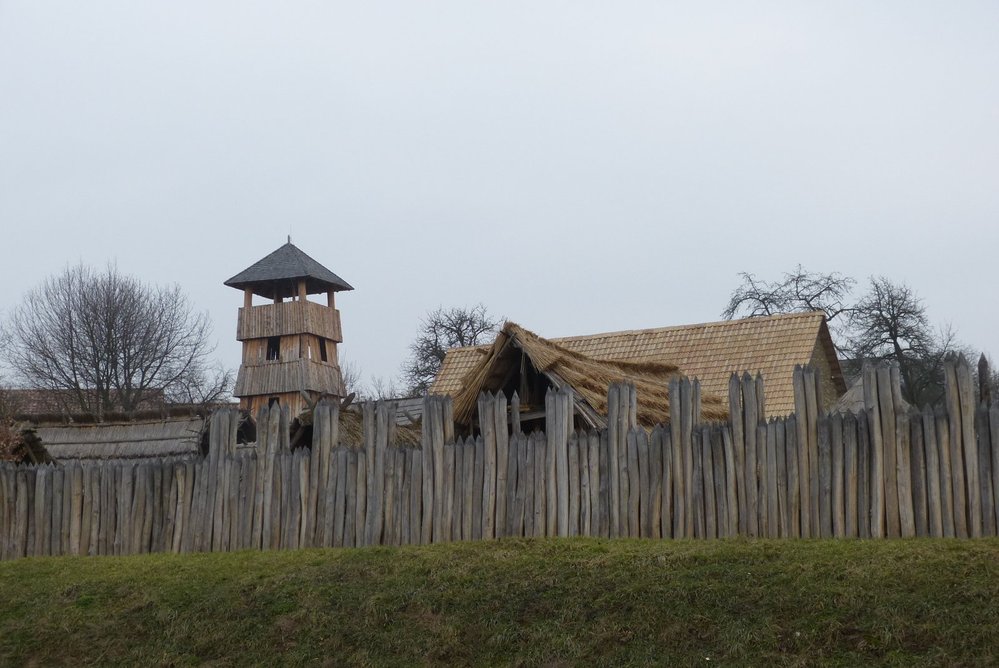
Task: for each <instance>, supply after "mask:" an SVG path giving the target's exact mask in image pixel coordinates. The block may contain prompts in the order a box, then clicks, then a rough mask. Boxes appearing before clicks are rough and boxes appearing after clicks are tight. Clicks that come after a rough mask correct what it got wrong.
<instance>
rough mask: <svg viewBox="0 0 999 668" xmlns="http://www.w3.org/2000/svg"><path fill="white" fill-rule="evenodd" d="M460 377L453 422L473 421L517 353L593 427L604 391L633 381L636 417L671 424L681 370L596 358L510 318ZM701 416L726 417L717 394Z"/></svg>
mask: <svg viewBox="0 0 999 668" xmlns="http://www.w3.org/2000/svg"><path fill="white" fill-rule="evenodd" d="M483 350H484V352H483V353H482V354H478V353H476V354H477V356H478V358H479V359H478V361H477V362H476V364H475V366H474V367H473V368H472V369H471V370H470V371H469V372H468V373H467V374H466V375H465V376H464V379H463V383H462V385H461V387H460V388H459V390H458V391H457V392H456V393H455V394H454V395H453V397H454V414H455V420H456V421H457V422H459V423H462V424H469V423H471V420H472V417H473V416H474V414H475V410H476V404H477V401H478V396H479V394H480V393H481V392H484V391H496V390H498V389H501V384H502V383H503V380H504V379H506V378H507V377H508V376H509V375H510V372H511V371H514V372H515V371H516V368H515V366H516V367H519V365H520V359H521V353H523V355H524V356H526V358H527V359H528V360H530V363H531V365H532V366H533V367H534V368H535V369H536V370H537V371H539V372H541V373H542V374H544V375H545V376H546V377H547V378H548V380H549V381H550V382H551V383H552V384H553V385H554V386H555V387H558V388H571V389H572V390H573V392H574V394H575V396H576V406H577V409H578V410H580V411H581V412H582V413H583V414H584V415H586V416H587V418H588V420H589V421H590V422H593V423H595V424H594V425H593V426H602V424H601V422H602V421H604V420H605V418H606V415H607V389H608V387H609V386H610V385H611V384H613V383H622V382H627V383H632V384H634V385H635V389H636V393H637V396H638V421H639V422H640V423H642V424H644V425H646V426H651V425H654V424H657V423H667V422H669V419H670V417H669V412H670V411H669V383H670V380H672V379H673V378H675V377H677V376H678V375H679V374H680V369H679V367H677V366H676V365H675V364H671V363H669V362H663V361H652V360H648V361H627V360H608V359H602V360H601V359H595V358H593V357H590V356H588V355H584V354H582V353H580V352H576V351H573V350H569V349H568V348H565V347H563V346H561V345H559V344H558V343H555V342H553V341H549V340H548V339H544V338H542V337H540V336H538V335H537V334H535V333H533V332H530V331H528V330H526V329H524V328H523V327H521V326H520V325H517V324H515V323H512V322H508V323H506V324H505V325H504V326H503V329H502V330H501V331H500V333H499V334H498V335H497V336H496V341H495V342H494V343H493V344H492V346H491V347H489V348H484V349H483ZM701 406H702V416H703V417H704V419H708V420H720V419H724V418H725V417H727V415H728V411H727V409H726V408H725V405H724V403H723V402H722V400H721V398H720V397H718V396H715V395H712V394H708V393H704V394H702V397H701Z"/></svg>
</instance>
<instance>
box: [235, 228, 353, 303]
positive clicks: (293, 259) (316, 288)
mask: <svg viewBox="0 0 999 668" xmlns="http://www.w3.org/2000/svg"><path fill="white" fill-rule="evenodd" d="M303 279H304V280H305V287H306V291H307V292H308V293H309V294H316V293H320V292H327V291H329V290H332V291H333V292H340V291H343V290H353V289H354V288H353V287H351V285H350V284H349V283H347V281H345V280H343V279H342V278H340V277H339V276H337V275H336V274H334V273H333V272H332V271H330V270H329V269H327V268H326V267H324V266H323V265H321V264H319V263H318V262H316V261H315V260H313V259H312V258H311V257H309V256H308V255H306V254H305V253H304V252H303V251H302V250H301V249H300V248H298V246H295V245H294V244H293V243H291V240H290V239H289V240H288V243H286V244H285V245H283V246H281V247H280V248H278V249H277V250H276V251H274V252H273V253H271V254H270V255H268V256H267V257H265V258H263V259H261V260H258V261H257V262H255V263H254V264H252V265H250V266H249V267H247V268H246V269H244V270H243V271H241V272H239V273H238V274H236V275H235V276H233V277H232V278H230V279H229V280H228V281H226V282H225V284H226V285H228V286H229V287H231V288H237V289H239V290H242V289H245V288H250V289H251V290H253V293H254V294H257V295H260V296H261V297H265V298H268V299H275V298H277V297H282V298H288V297H292V296H294V295H295V294H297V293H298V282H299V281H301V280H303Z"/></svg>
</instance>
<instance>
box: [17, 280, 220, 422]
mask: <svg viewBox="0 0 999 668" xmlns="http://www.w3.org/2000/svg"><path fill="white" fill-rule="evenodd" d="M6 330H7V331H6V336H7V338H8V339H9V346H8V350H7V358H8V361H9V363H10V366H11V367H12V368H13V369H14V370H15V371H17V372H18V373H19V374H20V375H21V376H22V378H23V380H24V382H25V383H26V384H30V385H33V386H35V387H40V388H45V389H52V390H68V391H69V393H70V394H71V396H72V397H73V403H74V405H75V406H74V407H75V408H78V409H79V410H80V411H83V412H87V413H92V414H94V415H95V416H97V418H98V419H102V418H103V415H104V414H105V413H106V412H108V411H112V410H117V411H122V412H124V413H127V414H132V413H134V412H135V411H136V410H138V409H139V408H140V407H142V406H143V405H144V403H145V402H148V401H150V400H155V399H157V398H159V397H169V396H171V393H175V392H180V393H181V394H183V392H184V387H185V386H186V387H188V388H190V387H193V386H194V385H195V384H197V382H196V381H197V379H198V378H205V377H208V376H206V374H207V373H208V372H207V370H206V368H207V367H206V365H207V363H208V356H209V355H210V354H211V352H212V350H213V348H212V346H211V345H210V341H209V337H210V334H211V322H210V320H209V318H208V315H207V313H196V312H194V310H193V309H192V307H191V305H190V303H189V302H188V300H187V298H186V297H185V296H184V295H183V293H182V292H181V291H180V288H179V287H178V286H172V287H166V288H163V287H155V286H150V285H146V284H144V283H142V282H140V281H139V280H138V279H136V278H133V277H131V276H127V275H124V274H122V273H120V272H119V271H118V269H117V267H115V266H114V265H109V266H108V267H107V268H105V269H104V270H102V271H96V270H94V269H92V268H90V267H87V266H85V265H82V264H81V265H78V266H76V267H70V268H67V269H66V270H65V271H64V272H62V273H61V274H59V275H57V276H52V277H50V278H48V279H46V280H45V281H44V282H43V283H42V284H41V285H40V286H39V287H37V288H35V289H34V290H32V291H31V292H29V293H28V294H27V295H26V296H25V298H24V301H23V302H22V303H21V304H20V305H19V306H18V307H16V308H15V309H14V310H13V312H12V313H11V316H10V320H9V323H8V325H7V327H6ZM220 380H221V379H220ZM209 384H210V383H209Z"/></svg>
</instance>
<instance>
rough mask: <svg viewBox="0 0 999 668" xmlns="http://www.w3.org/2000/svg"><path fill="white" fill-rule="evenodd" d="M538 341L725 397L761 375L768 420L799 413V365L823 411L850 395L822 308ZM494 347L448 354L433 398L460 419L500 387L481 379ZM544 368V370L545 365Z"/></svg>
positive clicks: (567, 352) (492, 381)
mask: <svg viewBox="0 0 999 668" xmlns="http://www.w3.org/2000/svg"><path fill="white" fill-rule="evenodd" d="M525 331H526V330H525ZM532 336H536V335H532ZM521 338H523V337H521ZM538 338H539V339H540V337H538ZM540 340H541V341H543V342H545V343H546V344H552V345H554V346H557V348H558V349H560V350H562V351H564V353H563V354H562V357H563V358H566V357H565V354H572V355H577V356H581V357H582V358H585V359H589V360H593V361H598V362H610V363H617V364H619V365H624V366H625V367H626V366H627V365H628V364H632V365H642V364H667V365H673V366H674V368H676V369H678V370H679V372H680V373H682V374H683V375H685V376H687V377H689V378H697V379H698V380H700V382H701V388H702V390H703V392H704V394H705V396H708V395H714V396H716V397H727V396H728V383H729V378H730V377H731V375H732V374H733V373H743V372H749V373H750V374H753V375H756V374H761V375H762V376H763V379H764V381H765V382H766V388H767V403H766V412H767V415H768V416H769V417H781V416H785V415H787V414H789V413H791V412H792V411H793V410H794V387H793V376H794V367H795V365H799V364H800V365H805V364H809V365H811V366H812V367H813V368H814V369H815V370H816V374H817V375H818V377H819V380H820V387H821V391H822V396H821V397H820V400H821V402H822V406H823V407H824V408H826V409H829V408H831V407H832V406H833V405H834V404H835V403H836V401H837V400H838V399H839V397H840V396H842V394H843V393H844V392H845V391H846V385H845V383H844V380H843V372H842V370H841V369H840V365H839V360H838V358H837V356H836V349H835V347H834V346H833V342H832V338H831V337H830V335H829V328H828V326H827V325H826V322H825V317H824V316H823V314H822V313H821V312H817V311H815V312H810V313H793V314H787V315H776V316H770V317H760V318H746V319H742V320H725V321H721V322H711V323H704V324H697V325H681V326H677V327H658V328H654V329H639V330H630V331H622V332H610V333H606V334H591V335H587V336H569V337H563V338H553V339H540ZM493 348H494V347H493V346H491V345H483V346H472V347H467V348H454V349H452V350H449V351H448V352H447V356H446V357H445V359H444V363H443V365H442V366H441V370H440V372H439V373H438V375H437V378H436V379H435V380H434V383H433V385H431V387H430V393H431V394H448V395H451V396H452V397H455V399H456V414H457V413H458V412H459V411H458V405H457V404H459V403H461V399H460V397H462V396H463V395H465V394H468V393H469V392H471V393H475V392H477V390H478V389H480V386H481V388H482V389H491V390H495V389H498V388H497V387H493V385H495V384H496V383H497V382H498V381H496V380H487V381H486V382H485V384H484V385H483V384H482V381H483V380H484V379H483V378H482V377H480V376H481V374H482V373H484V372H485V364H484V360H488V359H490V358H491V357H493V356H497V357H499V356H498V351H496V350H494V349H493ZM540 364H541V365H542V368H543V367H544V365H545V364H547V362H544V361H542V362H540ZM525 368H526V367H525ZM632 368H639V366H633V367H632ZM606 370H607V368H606V367H605V368H604V369H603V370H601V371H597V370H595V368H594V370H592V371H591V373H600V374H602V375H601V377H600V380H601V382H603V380H605V379H606V378H605V377H604V376H606V373H605V372H606ZM527 373H528V375H529V373H530V371H529V369H528V372H527ZM580 382H581V381H576V384H578V383H580ZM508 390H509V388H508ZM604 391H606V389H604ZM508 393H509V391H508ZM639 394H641V392H639Z"/></svg>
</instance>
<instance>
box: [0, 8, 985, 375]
mask: <svg viewBox="0 0 999 668" xmlns="http://www.w3.org/2000/svg"><path fill="white" fill-rule="evenodd" d="M997 35H999V3H996V2H994V1H991V2H950V3H941V2H932V3H923V2H911V1H909V2H877V3H871V2H835V3H832V2H827V3H821V4H820V3H806V2H787V3H766V2H735V3H705V2H697V3H694V2H688V3H673V2H662V1H657V2H580V1H578V0H576V1H573V2H568V1H565V2H543V1H538V0H534V1H532V2H509V1H507V2H468V1H467V0H466V1H462V2H401V3H380V2H349V3H348V2H343V3H334V2H293V1H287V2H280V3H275V2H247V1H245V0H244V1H240V2H209V1H205V0H199V1H198V2H187V1H172V2H134V1H129V2H124V1H123V2H100V1H96V0H95V1H92V2H46V1H44V0H30V1H28V0H0V225H2V230H3V234H2V236H0V251H2V252H0V285H2V286H3V289H2V291H0V312H2V313H6V312H8V311H9V310H10V308H11V307H12V306H14V305H15V304H17V303H18V302H19V300H20V299H21V297H22V295H23V294H24V292H25V291H27V290H29V289H30V288H31V287H33V286H34V285H36V284H38V283H39V282H40V281H41V280H43V279H44V278H45V277H46V276H48V275H50V274H53V273H56V272H59V271H60V270H62V269H63V268H65V267H66V266H67V264H74V263H77V262H80V261H83V262H86V263H91V264H96V265H102V264H104V263H105V262H107V261H109V260H112V261H116V262H117V263H118V266H119V268H121V269H122V270H124V271H126V272H128V273H132V274H135V275H137V276H139V277H141V278H143V279H145V280H147V281H150V282H155V283H173V282H176V283H179V284H180V285H181V286H182V287H183V289H184V290H185V291H186V292H187V293H188V294H189V295H190V297H191V299H192V301H193V302H194V304H195V305H196V306H197V308H199V309H204V310H207V311H209V312H210V314H211V316H212V318H213V320H214V322H215V335H216V337H217V338H218V349H217V354H218V356H219V358H220V359H221V360H222V361H224V362H225V363H227V364H229V365H231V366H237V365H238V364H239V345H238V343H237V342H236V341H235V317H236V309H237V308H238V307H239V306H240V305H241V304H242V296H241V295H240V293H239V292H237V291H235V290H232V289H231V288H226V287H224V286H223V285H222V282H223V281H225V280H226V279H227V278H229V277H230V276H232V275H234V274H236V273H237V272H239V271H240V270H242V269H244V268H245V267H247V266H249V265H250V264H252V263H253V262H255V261H256V260H258V259H259V258H261V257H263V256H264V255H266V254H267V253H269V252H271V251H272V250H274V249H276V248H277V247H278V246H280V245H281V244H282V243H284V241H285V237H286V236H287V235H288V234H291V235H292V239H293V241H294V242H295V244H296V245H298V246H299V247H300V248H302V249H303V250H304V251H305V252H307V253H308V254H310V255H311V256H312V257H314V258H315V259H316V260H318V261H320V262H321V263H323V264H325V265H326V266H327V267H329V268H330V269H332V270H333V271H334V272H336V273H337V274H339V275H340V276H342V277H343V278H344V279H345V280H347V281H348V282H350V283H351V284H352V285H353V286H354V287H355V288H356V289H355V291H353V292H350V293H343V294H342V295H341V297H340V298H339V299H338V306H339V307H340V310H341V317H342V322H343V331H344V343H343V345H342V347H341V355H342V357H346V358H347V359H348V360H350V361H351V362H352V363H354V364H355V365H357V366H359V367H360V368H361V370H362V371H363V373H364V374H365V376H368V377H370V376H372V375H375V376H381V377H384V378H391V377H395V376H396V375H397V374H398V371H399V368H400V366H401V364H402V363H403V361H404V359H405V358H406V355H407V346H408V343H409V342H410V341H411V340H412V339H413V337H414V335H415V333H416V330H417V327H418V324H419V320H420V317H421V316H422V315H424V314H425V313H426V312H428V311H429V310H432V309H433V308H435V307H437V306H438V305H444V306H453V305H471V304H474V303H476V302H482V303H484V304H485V305H486V306H487V307H488V308H489V310H490V311H491V312H492V313H493V314H495V315H503V316H506V317H507V318H510V319H513V320H516V321H517V322H519V323H521V324H522V325H524V326H526V327H528V328H530V329H533V330H535V331H537V332H538V333H539V334H541V335H543V336H560V335H573V334H589V333H596V332H601V331H612V330H620V329H630V328H638V327H654V326H664V325H674V324H684V323H692V322H703V321H711V320H717V319H718V317H719V313H720V312H721V310H722V308H723V307H724V306H725V303H726V301H727V298H728V295H729V293H730V292H731V290H732V289H733V287H735V285H736V284H737V283H738V281H739V279H738V273H739V272H741V271H749V272H754V273H756V274H758V275H760V276H761V277H764V278H777V277H778V276H779V275H780V274H781V273H782V272H783V271H786V270H789V269H792V268H793V267H794V266H795V265H796V264H798V263H801V264H803V265H804V266H805V267H806V268H808V269H811V270H814V271H823V272H825V271H840V272H843V273H845V274H848V275H852V276H855V277H857V278H858V279H861V280H865V279H866V277H868V276H871V275H881V274H884V275H886V276H888V277H890V278H892V279H896V280H901V281H905V282H907V283H909V284H910V285H911V286H912V287H913V288H914V289H915V290H916V291H917V292H918V293H919V294H920V295H921V296H922V297H923V298H924V300H925V304H926V306H927V308H928V311H929V315H930V316H931V318H932V319H933V320H934V321H935V322H938V323H941V324H942V323H950V324H952V325H953V326H954V327H955V328H956V329H957V330H958V333H959V335H960V337H961V338H962V339H963V340H964V341H965V342H967V343H968V344H970V345H972V346H975V347H978V348H984V349H987V350H990V351H991V352H992V353H993V354H994V355H995V354H999V335H997V332H999V308H996V303H995V300H996V295H997V294H999V291H997V289H996V288H997V280H996V270H995V268H996V263H997V259H999V258H997V251H999V39H997Z"/></svg>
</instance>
